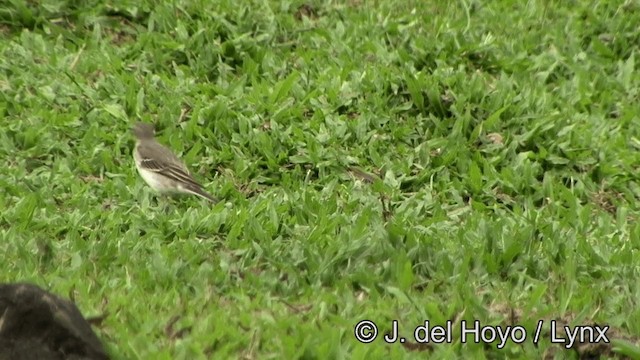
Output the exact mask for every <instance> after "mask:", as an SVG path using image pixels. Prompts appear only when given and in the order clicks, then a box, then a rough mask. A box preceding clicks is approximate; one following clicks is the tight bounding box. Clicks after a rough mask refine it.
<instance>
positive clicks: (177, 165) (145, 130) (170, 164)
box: [132, 122, 218, 203]
mask: <svg viewBox="0 0 640 360" xmlns="http://www.w3.org/2000/svg"><path fill="white" fill-rule="evenodd" d="M132 132H133V134H134V135H135V136H136V138H137V141H136V146H135V148H134V149H133V158H134V159H135V162H136V168H137V169H138V173H140V176H142V178H143V179H144V181H145V182H146V183H147V184H148V185H149V186H150V187H151V188H152V189H154V190H155V191H157V192H159V193H164V194H166V193H185V194H193V195H197V196H200V197H201V198H204V199H207V200H209V201H211V202H212V203H216V202H218V200H217V199H216V198H214V197H213V196H211V195H209V193H207V192H206V191H204V189H203V188H202V185H200V184H199V183H198V182H196V180H195V179H194V178H193V176H191V173H190V172H189V170H188V169H187V166H186V165H185V164H184V163H183V162H182V161H180V159H179V158H178V157H177V156H176V155H175V154H174V153H173V152H171V150H169V149H168V148H167V147H165V146H163V145H161V144H160V143H158V142H157V141H156V139H155V138H154V134H155V128H154V126H153V125H152V124H149V123H143V122H138V123H136V124H135V126H134V127H133V128H132Z"/></svg>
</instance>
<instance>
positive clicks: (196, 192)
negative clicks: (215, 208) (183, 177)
mask: <svg viewBox="0 0 640 360" xmlns="http://www.w3.org/2000/svg"><path fill="white" fill-rule="evenodd" d="M184 190H185V191H187V192H189V193H191V194H193V195H197V196H199V197H201V198H203V199H207V200H209V201H211V202H212V203H214V204H216V203H218V202H219V201H220V200H218V199H217V198H215V197H213V196H211V194H209V193H208V192H206V191H204V189H202V188H201V187H198V186H185V188H184Z"/></svg>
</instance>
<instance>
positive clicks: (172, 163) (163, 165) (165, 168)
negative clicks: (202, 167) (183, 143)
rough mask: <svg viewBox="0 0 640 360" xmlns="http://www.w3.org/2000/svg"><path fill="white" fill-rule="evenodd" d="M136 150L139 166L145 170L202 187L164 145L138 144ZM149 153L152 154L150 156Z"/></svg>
mask: <svg viewBox="0 0 640 360" xmlns="http://www.w3.org/2000/svg"><path fill="white" fill-rule="evenodd" d="M138 152H139V154H140V157H141V159H140V166H141V167H142V168H144V169H145V170H149V171H153V172H156V173H159V174H161V175H164V176H166V177H168V178H170V179H172V180H175V181H179V182H182V183H184V184H189V185H191V186H196V187H202V186H201V185H200V184H198V182H197V181H196V180H195V179H194V178H193V176H191V173H190V172H189V170H188V169H187V167H186V165H184V163H183V162H182V161H180V159H178V157H177V156H175V155H174V154H173V153H172V152H171V150H169V149H167V148H166V147H164V146H162V145H160V144H157V143H155V144H152V145H149V144H144V145H143V144H140V146H139V148H138ZM150 154H154V155H153V156H150Z"/></svg>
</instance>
